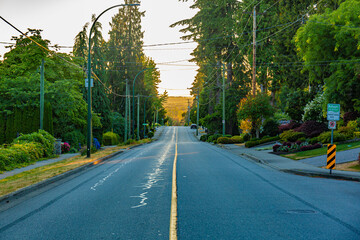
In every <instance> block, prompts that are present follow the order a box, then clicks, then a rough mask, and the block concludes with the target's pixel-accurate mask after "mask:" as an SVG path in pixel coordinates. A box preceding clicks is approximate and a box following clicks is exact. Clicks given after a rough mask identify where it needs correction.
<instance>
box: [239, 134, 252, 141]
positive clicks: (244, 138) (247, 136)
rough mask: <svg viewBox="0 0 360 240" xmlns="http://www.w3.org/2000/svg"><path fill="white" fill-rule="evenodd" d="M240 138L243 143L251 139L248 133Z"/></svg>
mask: <svg viewBox="0 0 360 240" xmlns="http://www.w3.org/2000/svg"><path fill="white" fill-rule="evenodd" d="M241 136H242V138H243V140H244V142H247V141H249V140H250V139H251V135H250V134H249V133H245V134H242V135H241Z"/></svg>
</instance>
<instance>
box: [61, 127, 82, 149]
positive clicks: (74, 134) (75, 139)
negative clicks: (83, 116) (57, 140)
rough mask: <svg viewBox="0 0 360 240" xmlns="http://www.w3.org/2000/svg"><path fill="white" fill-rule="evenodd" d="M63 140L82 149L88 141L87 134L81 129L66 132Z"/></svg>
mask: <svg viewBox="0 0 360 240" xmlns="http://www.w3.org/2000/svg"><path fill="white" fill-rule="evenodd" d="M63 140H64V141H66V142H68V143H69V144H70V146H73V147H75V148H78V149H80V148H81V146H82V145H84V144H85V143H86V141H85V136H84V134H82V133H81V132H80V131H79V130H74V131H71V132H68V133H65V134H64V137H63Z"/></svg>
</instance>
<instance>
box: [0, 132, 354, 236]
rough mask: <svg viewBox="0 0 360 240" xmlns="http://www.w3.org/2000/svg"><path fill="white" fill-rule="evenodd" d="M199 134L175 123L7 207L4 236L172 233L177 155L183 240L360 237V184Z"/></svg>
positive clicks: (0, 216)
mask: <svg viewBox="0 0 360 240" xmlns="http://www.w3.org/2000/svg"><path fill="white" fill-rule="evenodd" d="M193 133H194V131H193V130H190V129H189V128H185V127H168V128H166V129H165V130H164V133H163V135H162V137H161V138H160V140H159V141H157V142H154V143H151V144H147V145H144V146H141V147H138V148H135V149H133V150H131V151H128V152H126V153H124V154H120V155H118V156H116V157H114V158H113V159H111V160H109V161H106V162H104V163H103V164H100V165H98V166H96V167H94V168H91V169H90V170H88V171H86V172H82V173H81V174H78V175H77V176H74V177H72V178H71V179H67V181H64V182H62V183H61V184H57V185H56V186H53V187H52V188H50V189H48V190H47V191H43V192H42V193H39V194H38V195H36V196H32V197H28V198H26V199H24V200H22V201H21V202H19V203H18V204H16V205H14V206H13V207H11V208H8V209H6V210H2V211H1V212H0V239H7V240H10V239H169V222H170V207H171V191H172V170H173V161H174V159H175V158H174V156H175V155H176V154H175V152H177V197H178V198H177V208H178V223H177V224H178V226H177V227H178V230H177V233H178V239H347V240H351V239H360V204H359V199H360V190H359V187H360V184H359V183H357V182H349V181H337V180H330V179H322V178H308V177H303V176H296V175H291V174H286V173H282V172H278V171H276V170H273V169H271V168H267V167H264V166H261V165H259V164H256V163H254V162H250V161H247V160H245V159H242V158H240V157H238V156H236V155H233V154H232V153H230V152H228V151H226V150H224V149H221V148H219V147H216V146H213V145H210V144H208V143H201V142H198V141H197V140H196V139H195V137H194V135H193ZM175 146H177V148H176V147H175ZM0 209H1V206H0ZM3 209H4V208H3Z"/></svg>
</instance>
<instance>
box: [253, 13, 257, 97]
mask: <svg viewBox="0 0 360 240" xmlns="http://www.w3.org/2000/svg"><path fill="white" fill-rule="evenodd" d="M253 20H254V22H253V79H252V91H253V92H252V93H253V96H255V95H256V6H254V12H253Z"/></svg>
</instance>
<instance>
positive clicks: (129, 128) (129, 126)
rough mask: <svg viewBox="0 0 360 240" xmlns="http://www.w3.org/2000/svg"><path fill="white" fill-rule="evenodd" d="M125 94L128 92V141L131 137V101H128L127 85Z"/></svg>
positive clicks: (128, 96)
mask: <svg viewBox="0 0 360 240" xmlns="http://www.w3.org/2000/svg"><path fill="white" fill-rule="evenodd" d="M127 88H128V89H127V92H128V95H127V97H126V98H127V101H128V118H129V121H128V139H130V138H132V136H131V134H132V133H131V100H130V87H129V85H128V86H127Z"/></svg>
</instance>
